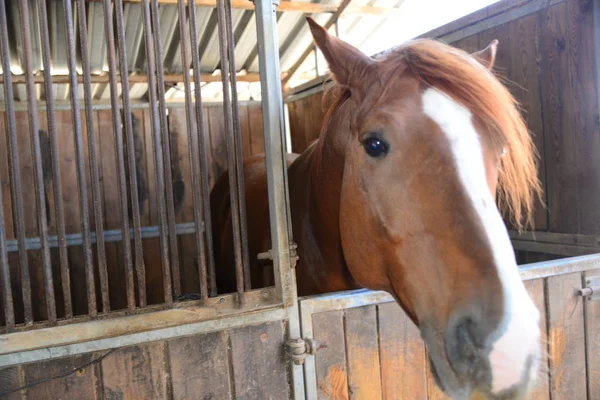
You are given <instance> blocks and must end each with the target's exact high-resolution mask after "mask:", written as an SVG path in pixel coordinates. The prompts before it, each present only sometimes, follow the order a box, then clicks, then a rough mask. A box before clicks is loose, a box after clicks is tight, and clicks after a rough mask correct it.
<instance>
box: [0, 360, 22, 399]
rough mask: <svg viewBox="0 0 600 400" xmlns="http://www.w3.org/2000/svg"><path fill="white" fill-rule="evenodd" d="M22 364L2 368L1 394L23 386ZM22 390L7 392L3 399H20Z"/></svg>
mask: <svg viewBox="0 0 600 400" xmlns="http://www.w3.org/2000/svg"><path fill="white" fill-rule="evenodd" d="M22 368H23V367H22V366H17V367H8V368H2V369H0V396H2V394H3V393H7V392H8V391H11V390H15V389H18V388H20V387H21V386H23V371H22ZM21 393H22V392H21V391H18V392H13V393H11V394H6V395H4V396H3V397H2V399H3V400H19V399H21V398H22V397H21Z"/></svg>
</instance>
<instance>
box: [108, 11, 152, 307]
mask: <svg viewBox="0 0 600 400" xmlns="http://www.w3.org/2000/svg"><path fill="white" fill-rule="evenodd" d="M115 19H116V20H117V44H118V47H119V66H120V67H121V99H122V100H123V117H124V119H125V124H124V125H125V138H126V146H127V160H128V162H129V163H128V164H129V168H128V170H129V187H130V189H131V219H132V220H133V248H134V254H135V271H136V275H137V280H138V285H137V287H138V297H139V299H138V300H139V302H140V307H145V306H146V268H145V266H144V249H143V247H142V237H141V235H140V227H141V225H142V223H141V220H140V202H139V199H138V184H137V172H136V170H137V166H136V163H135V140H134V137H133V123H132V120H131V105H130V102H129V79H128V77H129V75H128V70H127V47H126V41H125V19H124V17H123V1H122V0H116V1H115Z"/></svg>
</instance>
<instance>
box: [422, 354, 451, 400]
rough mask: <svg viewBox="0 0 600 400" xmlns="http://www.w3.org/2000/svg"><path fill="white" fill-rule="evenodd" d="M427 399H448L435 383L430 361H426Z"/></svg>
mask: <svg viewBox="0 0 600 400" xmlns="http://www.w3.org/2000/svg"><path fill="white" fill-rule="evenodd" d="M427 400H450V397H449V396H446V394H445V393H444V392H443V391H442V389H440V387H439V386H438V385H437V384H436V383H435V378H434V376H433V372H432V371H431V363H430V362H429V361H427Z"/></svg>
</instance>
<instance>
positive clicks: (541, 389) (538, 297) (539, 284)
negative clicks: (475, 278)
mask: <svg viewBox="0 0 600 400" xmlns="http://www.w3.org/2000/svg"><path fill="white" fill-rule="evenodd" d="M523 283H524V284H525V288H526V289H527V292H528V293H529V295H530V296H531V298H532V299H533V303H534V304H535V306H536V307H537V309H538V310H539V312H540V330H541V331H542V335H541V337H540V343H541V346H542V360H541V361H540V373H539V375H538V382H537V384H536V387H535V388H534V390H533V392H532V393H531V395H530V397H529V398H530V399H531V400H549V399H550V384H549V382H548V372H547V371H548V368H549V366H548V362H549V360H548V357H547V355H546V352H547V349H548V346H547V343H548V326H547V321H546V296H545V291H544V280H543V279H532V280H528V281H525V282H523Z"/></svg>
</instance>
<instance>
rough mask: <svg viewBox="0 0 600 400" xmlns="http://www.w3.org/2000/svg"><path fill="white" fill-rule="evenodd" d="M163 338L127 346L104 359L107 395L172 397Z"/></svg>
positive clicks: (105, 394) (105, 395)
mask: <svg viewBox="0 0 600 400" xmlns="http://www.w3.org/2000/svg"><path fill="white" fill-rule="evenodd" d="M165 346H166V344H165V343H164V342H159V343H152V344H147V345H140V346H132V347H125V348H121V349H119V350H117V351H115V352H114V353H113V354H111V355H110V356H109V357H106V358H105V359H104V360H102V362H101V366H102V385H103V390H104V396H103V397H104V398H108V399H132V400H133V399H148V400H149V399H165V398H169V393H168V390H167V388H168V383H167V379H168V376H169V372H168V366H167V358H166V356H165Z"/></svg>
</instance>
